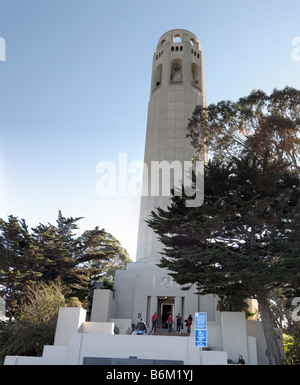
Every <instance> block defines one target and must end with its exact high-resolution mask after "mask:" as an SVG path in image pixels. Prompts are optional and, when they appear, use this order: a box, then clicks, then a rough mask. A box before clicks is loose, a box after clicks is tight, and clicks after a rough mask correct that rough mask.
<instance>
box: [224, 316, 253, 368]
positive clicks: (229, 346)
mask: <svg viewBox="0 0 300 385" xmlns="http://www.w3.org/2000/svg"><path fill="white" fill-rule="evenodd" d="M221 327H222V342H223V350H226V351H227V353H228V359H230V360H232V361H234V362H237V361H238V356H239V354H241V355H242V356H243V357H244V360H245V362H246V363H249V359H248V345H247V333H246V319H245V313H240V312H223V313H221Z"/></svg>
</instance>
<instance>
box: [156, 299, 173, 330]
mask: <svg viewBox="0 0 300 385" xmlns="http://www.w3.org/2000/svg"><path fill="white" fill-rule="evenodd" d="M170 314H171V316H172V318H173V321H174V297H158V314H157V315H158V325H159V327H160V328H162V329H167V328H168V324H167V320H168V317H169V315H170Z"/></svg>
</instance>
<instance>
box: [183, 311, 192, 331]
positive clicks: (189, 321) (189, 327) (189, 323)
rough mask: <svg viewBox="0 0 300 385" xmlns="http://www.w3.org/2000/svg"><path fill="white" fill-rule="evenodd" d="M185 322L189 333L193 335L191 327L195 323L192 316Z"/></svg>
mask: <svg viewBox="0 0 300 385" xmlns="http://www.w3.org/2000/svg"><path fill="white" fill-rule="evenodd" d="M184 322H185V325H186V326H187V333H188V334H191V326H192V323H193V317H192V314H190V315H189V316H188V319H186V320H184Z"/></svg>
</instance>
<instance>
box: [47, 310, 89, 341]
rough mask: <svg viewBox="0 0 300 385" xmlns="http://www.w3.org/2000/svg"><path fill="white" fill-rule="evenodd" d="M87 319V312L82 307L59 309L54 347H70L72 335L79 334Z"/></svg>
mask: <svg viewBox="0 0 300 385" xmlns="http://www.w3.org/2000/svg"><path fill="white" fill-rule="evenodd" d="M85 318H86V310H84V309H82V308H80V307H61V308H59V313H58V320H57V324H56V332H55V339H54V345H68V344H69V338H70V334H72V333H77V332H78V330H79V328H80V326H81V325H82V323H83V322H84V321H85Z"/></svg>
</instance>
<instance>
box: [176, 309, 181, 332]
mask: <svg viewBox="0 0 300 385" xmlns="http://www.w3.org/2000/svg"><path fill="white" fill-rule="evenodd" d="M180 328H181V315H180V313H178V314H177V316H176V333H180Z"/></svg>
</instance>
